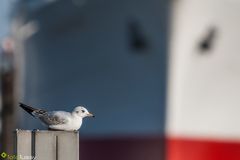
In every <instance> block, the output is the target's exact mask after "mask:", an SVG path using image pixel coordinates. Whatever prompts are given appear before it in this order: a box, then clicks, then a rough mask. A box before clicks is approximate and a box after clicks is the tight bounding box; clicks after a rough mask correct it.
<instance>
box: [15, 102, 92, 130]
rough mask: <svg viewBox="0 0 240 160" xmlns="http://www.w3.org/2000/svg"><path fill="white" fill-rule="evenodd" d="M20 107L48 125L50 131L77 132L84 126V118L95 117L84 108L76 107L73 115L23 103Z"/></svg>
mask: <svg viewBox="0 0 240 160" xmlns="http://www.w3.org/2000/svg"><path fill="white" fill-rule="evenodd" d="M19 106H20V107H21V108H23V109H24V110H25V111H26V112H28V113H29V114H30V115H31V116H33V117H35V118H37V119H39V120H40V121H41V122H42V123H43V124H45V125H47V126H48V129H49V130H58V131H77V130H79V129H80V127H81V125H82V120H83V118H85V117H94V115H93V114H91V113H89V112H88V110H87V109H86V108H84V107H83V106H77V107H75V108H74V109H73V111H72V112H71V113H70V112H65V111H45V110H43V109H39V108H34V107H31V106H28V105H26V104H23V103H19Z"/></svg>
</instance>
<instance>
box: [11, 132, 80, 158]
mask: <svg viewBox="0 0 240 160" xmlns="http://www.w3.org/2000/svg"><path fill="white" fill-rule="evenodd" d="M78 135H79V134H78V132H69V131H39V130H36V131H29V130H16V132H15V140H16V141H15V155H16V156H18V158H19V160H21V159H30V160H32V159H35V160H66V159H69V160H79V136H78Z"/></svg>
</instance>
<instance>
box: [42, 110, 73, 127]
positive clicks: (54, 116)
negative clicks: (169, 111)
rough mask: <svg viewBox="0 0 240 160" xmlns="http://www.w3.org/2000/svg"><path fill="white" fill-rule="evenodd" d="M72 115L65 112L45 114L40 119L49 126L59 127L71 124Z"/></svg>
mask: <svg viewBox="0 0 240 160" xmlns="http://www.w3.org/2000/svg"><path fill="white" fill-rule="evenodd" d="M70 116H71V114H70V113H68V112H64V111H54V112H45V113H43V114H42V115H41V116H39V117H38V118H39V119H40V120H41V121H42V122H43V123H45V124H47V125H59V124H66V123H67V122H69V118H70Z"/></svg>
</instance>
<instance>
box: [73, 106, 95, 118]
mask: <svg viewBox="0 0 240 160" xmlns="http://www.w3.org/2000/svg"><path fill="white" fill-rule="evenodd" d="M73 114H75V115H77V116H79V117H81V118H84V117H95V116H94V115H93V114H92V113H90V112H88V110H87V109H86V108H85V107H83V106H77V107H75V108H74V110H73Z"/></svg>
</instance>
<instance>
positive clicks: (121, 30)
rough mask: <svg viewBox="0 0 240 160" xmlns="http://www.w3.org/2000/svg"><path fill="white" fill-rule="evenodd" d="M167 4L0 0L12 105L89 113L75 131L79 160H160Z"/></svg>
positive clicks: (29, 122)
mask: <svg viewBox="0 0 240 160" xmlns="http://www.w3.org/2000/svg"><path fill="white" fill-rule="evenodd" d="M168 5H169V2H168V1H166V0H140V1H139V0H138V1H136V0H122V1H112V0H39V1H32V0H18V1H1V2H0V6H1V8H4V9H1V11H0V12H1V13H3V14H0V15H1V17H0V18H1V24H0V30H1V31H0V32H1V36H2V37H3V39H4V38H5V37H8V36H9V37H8V39H7V42H6V39H5V43H6V44H8V45H7V46H11V45H9V44H14V45H13V46H14V48H13V49H12V52H14V54H16V58H15V61H16V74H17V76H16V77H17V84H16V87H17V91H18V92H17V93H18V94H17V95H18V96H17V99H18V101H21V102H23V103H26V104H29V105H32V106H34V107H38V108H42V109H46V110H67V111H71V110H72V109H73V108H74V107H75V106H78V105H84V106H86V107H87V108H88V109H89V110H90V111H91V112H93V113H94V114H95V115H96V118H95V119H86V120H84V123H83V126H82V128H81V130H80V139H81V140H82V143H80V146H81V147H80V155H81V157H83V158H84V159H95V158H96V157H100V156H102V157H105V158H104V159H146V158H147V159H159V158H163V157H164V153H163V150H164V147H163V146H164V143H163V136H164V127H165V126H164V125H165V105H166V102H165V101H166V100H165V98H166V65H167V56H166V52H167V34H168V30H167V27H168V22H167V21H168V12H169V11H168V8H169V6H168ZM2 22H3V23H2ZM10 30H11V33H10V34H9V35H7V36H6V33H8V32H9V31H10ZM9 38H10V40H9ZM10 48H11V47H10ZM10 50H11V49H10ZM16 116H17V117H18V120H17V122H16V127H18V128H21V129H34V128H39V129H44V127H43V126H42V125H41V124H40V123H39V122H38V120H35V119H33V118H32V117H31V116H29V115H27V113H25V112H24V111H22V110H20V109H18V108H17V112H16ZM121 143H122V145H121ZM82 150H84V152H83V151H82ZM91 150H96V151H95V152H96V154H95V155H90V154H88V153H89V152H91ZM105 150H108V151H109V150H111V152H112V154H109V153H105V152H104V151H105ZM119 150H122V152H123V153H122V154H121V156H119V155H118V154H115V152H118V151H119ZM81 151H82V152H83V153H82V154H81ZM137 153H142V154H137ZM87 155H88V156H87ZM89 155H90V156H89ZM107 155H108V156H107ZM137 157H138V158H137Z"/></svg>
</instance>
